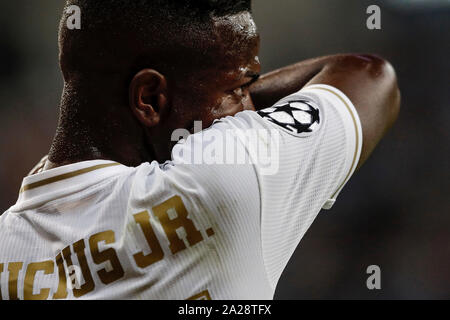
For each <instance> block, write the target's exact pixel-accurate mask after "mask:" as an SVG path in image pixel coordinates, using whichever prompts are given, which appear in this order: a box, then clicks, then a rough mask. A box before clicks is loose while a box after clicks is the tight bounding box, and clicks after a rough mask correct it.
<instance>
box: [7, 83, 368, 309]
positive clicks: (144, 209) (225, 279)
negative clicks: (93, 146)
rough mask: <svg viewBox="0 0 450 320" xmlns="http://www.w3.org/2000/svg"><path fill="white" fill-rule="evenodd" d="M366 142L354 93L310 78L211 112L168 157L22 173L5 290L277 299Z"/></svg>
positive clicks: (14, 295) (39, 294) (40, 294)
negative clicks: (225, 111) (236, 109)
mask: <svg viewBox="0 0 450 320" xmlns="http://www.w3.org/2000/svg"><path fill="white" fill-rule="evenodd" d="M361 145H362V130H361V125H360V121H359V118H358V115H357V112H356V110H355V108H354V107H353V105H352V103H351V102H350V100H349V99H348V98H347V97H346V96H345V95H344V94H343V93H342V92H341V91H339V90H338V89H336V88H333V87H330V86H326V85H313V86H309V87H306V88H304V89H302V90H301V91H299V92H297V93H295V94H293V95H290V96H288V97H286V98H284V99H282V100H281V101H279V102H278V103H276V104H275V105H274V106H273V107H272V108H268V109H265V110H261V111H258V112H252V111H244V112H240V113H238V114H237V115H235V116H234V117H227V118H223V119H220V120H219V121H216V122H215V123H214V124H213V125H212V127H211V128H209V129H207V130H204V131H202V132H200V133H196V134H193V135H190V136H189V137H187V138H186V139H185V140H182V141H181V142H179V143H178V144H177V145H176V146H175V147H174V148H173V152H172V161H168V162H166V163H164V164H160V163H157V162H152V163H144V164H142V165H141V166H139V167H136V168H133V167H126V166H124V165H121V164H118V163H115V162H112V161H104V160H95V161H86V162H80V163H75V164H71V165H68V166H63V167H58V168H55V169H51V170H48V171H43V172H42V171H41V172H38V173H36V174H33V175H30V176H28V177H25V178H24V180H23V184H22V187H21V189H20V193H19V199H18V201H17V203H16V204H15V205H14V206H12V207H11V208H10V209H9V210H7V211H6V212H5V213H4V214H3V215H2V216H1V217H0V299H75V298H79V299H180V300H181V299H272V298H273V295H274V292H275V288H276V284H277V282H278V279H279V278H280V276H281V273H282V271H283V269H284V268H285V266H286V265H287V263H288V260H289V258H290V257H291V256H292V254H293V252H294V250H295V248H296V247H297V245H298V243H299V242H300V240H301V239H302V237H303V235H304V234H305V232H306V231H307V230H308V228H309V227H310V225H311V224H312V222H313V221H314V219H315V217H316V216H317V214H318V213H319V211H320V210H321V209H322V208H325V209H329V208H331V206H332V205H333V203H334V202H335V201H336V198H337V195H338V194H339V192H340V191H341V190H342V188H343V186H344V185H345V184H346V182H347V181H348V180H349V178H350V177H351V175H352V173H353V172H354V170H355V168H356V166H357V163H358V160H359V156H360V151H361ZM256 146H257V147H256ZM261 159H262V160H269V161H262V160H261ZM228 160H230V161H228ZM239 160H243V161H239ZM38 171H39V170H38Z"/></svg>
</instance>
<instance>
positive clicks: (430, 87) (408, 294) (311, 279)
mask: <svg viewBox="0 0 450 320" xmlns="http://www.w3.org/2000/svg"><path fill="white" fill-rule="evenodd" d="M63 4H64V1H62V0H41V1H31V0H16V1H8V2H6V1H2V2H1V4H0V128H1V134H0V191H1V192H0V211H1V212H3V211H4V210H6V209H7V208H8V207H9V206H11V205H12V204H14V202H15V201H16V198H17V192H18V190H19V187H20V184H21V180H22V177H23V176H24V175H26V174H27V172H28V171H29V170H30V169H31V168H32V167H33V165H34V164H35V163H36V162H37V161H38V160H39V159H40V158H41V156H43V155H44V154H46V153H47V152H48V149H49V145H50V142H51V140H52V137H53V134H54V131H55V128H56V123H57V117H58V103H59V98H60V94H61V89H62V77H61V75H60V72H59V68H58V62H57V58H58V47H57V28H58V22H59V18H60V13H61V10H62V7H63ZM371 4H377V5H378V6H380V8H381V23H382V24H381V27H382V29H381V30H368V29H367V28H366V19H367V18H368V16H369V15H368V14H366V8H367V7H368V6H369V5H371ZM254 15H255V19H256V22H257V24H258V26H259V30H260V32H261V37H262V48H261V55H260V58H261V61H262V65H263V71H270V70H272V69H275V68H278V67H282V66H285V65H287V64H290V63H294V62H297V61H299V60H304V59H307V58H311V57H315V56H320V55H326V54H332V53H343V52H370V53H378V54H380V55H382V56H383V57H385V58H387V59H388V60H389V61H391V63H392V64H393V65H394V67H395V68H396V70H397V73H398V77H399V83H400V88H401V91H402V110H401V114H400V118H399V121H398V122H397V124H396V125H395V127H394V128H393V130H392V131H391V132H390V134H389V135H388V136H387V137H386V139H385V140H384V141H383V142H382V143H381V145H380V146H379V148H378V149H377V150H376V151H375V152H374V154H373V156H372V158H371V159H370V160H369V161H368V162H367V164H366V165H365V166H364V167H363V168H362V169H361V170H360V172H358V174H356V175H355V176H354V178H353V179H352V180H351V182H350V183H348V185H347V187H346V188H345V189H344V191H343V192H342V193H341V195H340V197H339V201H338V202H337V203H336V205H335V207H334V208H333V209H332V210H331V211H323V212H322V213H321V214H319V216H318V218H317V220H316V222H315V223H314V224H313V225H312V227H311V229H310V230H309V231H308V232H307V233H306V235H305V237H304V238H303V240H302V241H301V243H300V245H299V247H298V249H297V250H296V252H295V254H294V256H293V257H292V259H291V261H290V263H289V265H288V267H287V268H286V270H285V272H284V273H283V275H282V277H281V280H280V282H279V284H278V288H277V291H276V295H275V298H277V299H449V298H450V203H449V200H448V197H449V191H450V190H449V189H450V188H449V181H450V179H449V168H448V158H449V130H448V128H449V122H450V108H449V107H450V106H449V101H450V99H449V98H450V97H449V95H450V93H449V92H450V90H449V77H448V76H449V74H450V62H449V61H448V59H449V57H450V37H449V35H450V31H449V30H450V1H448V0H443V1H440V0H434V1H433V0H424V1H420V0H415V1H414V0H410V1H406V0H403V1H402V0H392V1H388V0H385V1H364V0H345V1H343V0H341V1H337V0H280V1H272V0H254ZM369 265H378V266H380V268H381V290H368V289H367V287H366V279H367V277H368V276H369V275H367V274H366V268H367V267H368V266H369Z"/></svg>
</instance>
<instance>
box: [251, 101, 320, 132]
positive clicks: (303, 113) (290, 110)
mask: <svg viewBox="0 0 450 320" xmlns="http://www.w3.org/2000/svg"><path fill="white" fill-rule="evenodd" d="M258 114H259V115H260V116H261V117H263V118H264V119H267V120H269V121H270V122H273V123H275V124H277V125H279V126H281V127H282V128H284V129H286V130H288V131H291V132H292V133H295V134H303V135H307V134H310V133H312V132H313V131H315V130H316V129H317V128H318V126H319V124H320V113H319V109H318V108H317V107H314V106H313V105H312V104H311V103H309V102H307V101H304V100H294V101H289V102H286V103H283V104H280V105H275V106H273V107H271V108H267V109H264V110H260V111H258Z"/></svg>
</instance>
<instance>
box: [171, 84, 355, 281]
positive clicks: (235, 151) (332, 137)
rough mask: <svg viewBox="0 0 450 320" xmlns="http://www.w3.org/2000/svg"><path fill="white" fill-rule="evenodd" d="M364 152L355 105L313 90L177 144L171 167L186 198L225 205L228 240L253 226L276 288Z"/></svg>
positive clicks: (334, 92) (332, 91)
mask: <svg viewBox="0 0 450 320" xmlns="http://www.w3.org/2000/svg"><path fill="white" fill-rule="evenodd" d="M361 146H362V130H361V124H360V121H359V118H358V114H357V112H356V110H355V108H354V106H353V105H352V103H351V101H350V100H349V99H348V98H347V97H346V96H345V94H344V93H342V92H341V91H339V90H338V89H336V88H334V87H331V86H327V85H313V86H309V87H306V88H304V89H302V90H301V91H299V92H297V93H294V94H292V95H290V96H288V97H286V98H284V99H282V100H280V101H279V102H278V103H276V104H275V105H274V106H273V107H271V108H267V109H264V110H260V111H258V112H252V111H244V112H241V113H238V114H237V115H235V116H234V117H227V118H224V119H221V120H219V121H216V122H215V123H214V124H213V126H212V127H211V128H209V129H207V130H204V131H202V132H201V133H198V134H194V135H191V136H190V137H189V138H188V139H187V140H186V141H183V142H181V143H179V144H177V146H175V148H174V149H173V161H172V162H171V164H172V165H174V166H175V167H178V168H183V169H182V170H180V171H179V172H180V174H179V175H180V176H182V175H183V174H184V176H185V177H184V180H185V189H186V190H189V189H190V190H198V188H200V189H202V190H203V191H202V199H203V200H201V201H202V202H205V203H208V206H209V207H211V208H212V207H213V206H214V205H213V204H214V203H216V205H217V203H220V204H222V206H221V208H222V209H223V210H222V212H221V215H222V216H223V215H225V216H229V217H233V218H232V219H231V220H230V221H233V222H230V223H228V226H229V229H227V230H228V231H227V232H229V233H230V237H231V234H232V233H233V232H234V231H233V230H235V229H233V228H234V226H235V227H236V228H237V229H238V228H241V226H242V225H245V224H247V225H248V224H252V225H253V227H252V228H250V227H249V228H247V229H246V231H245V232H248V231H250V229H251V230H253V232H256V234H254V235H253V237H254V238H256V239H258V241H259V244H260V251H261V254H262V259H263V263H264V267H265V271H266V274H267V279H268V281H269V283H270V285H271V286H272V287H273V288H275V286H276V283H277V282H278V279H279V277H280V276H281V273H282V271H283V269H284V268H285V266H286V264H287V262H288V260H289V259H290V257H291V255H292V254H293V252H294V250H295V248H296V247H297V245H298V243H299V242H300V240H301V239H302V237H303V235H304V234H305V232H306V231H307V230H308V228H309V227H310V225H311V224H312V222H313V220H314V219H315V217H316V216H317V214H318V213H319V211H320V210H321V209H322V208H324V209H330V208H331V207H332V206H333V204H334V202H335V201H336V198H337V196H338V194H339V192H340V191H341V190H342V188H343V187H344V185H345V184H346V183H347V181H348V180H349V179H350V177H351V175H352V174H353V172H354V170H355V168H356V166H357V164H358V161H359V156H360V152H361ZM192 164H194V166H192ZM187 172H190V173H189V174H188V173H187ZM194 196H195V195H194ZM249 204H251V205H249ZM255 210H256V212H255ZM255 226H257V227H255ZM237 229H236V230H237ZM255 230H256V231H255ZM236 232H237V231H236Z"/></svg>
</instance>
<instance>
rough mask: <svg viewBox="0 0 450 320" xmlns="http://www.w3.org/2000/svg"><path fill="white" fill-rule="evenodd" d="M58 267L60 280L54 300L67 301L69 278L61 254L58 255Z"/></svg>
mask: <svg viewBox="0 0 450 320" xmlns="http://www.w3.org/2000/svg"><path fill="white" fill-rule="evenodd" d="M69 252H70V248H69ZM56 265H57V266H58V275H59V277H58V278H59V279H58V289H57V290H56V292H55V294H54V295H53V299H65V298H67V277H66V270H65V269H64V261H63V259H62V256H61V253H58V255H57V256H56Z"/></svg>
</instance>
